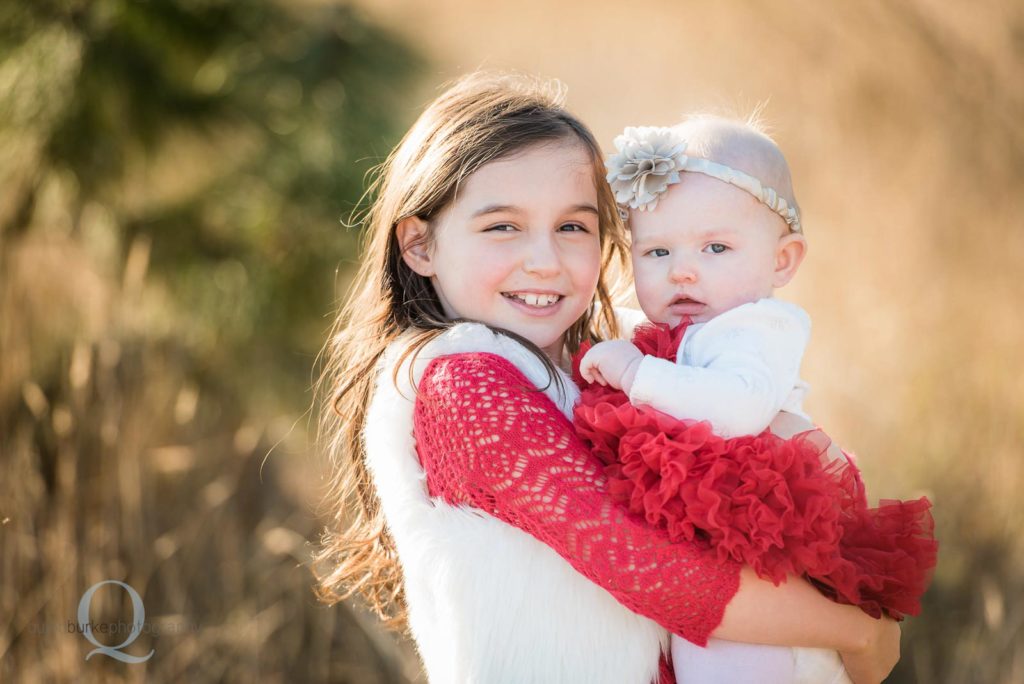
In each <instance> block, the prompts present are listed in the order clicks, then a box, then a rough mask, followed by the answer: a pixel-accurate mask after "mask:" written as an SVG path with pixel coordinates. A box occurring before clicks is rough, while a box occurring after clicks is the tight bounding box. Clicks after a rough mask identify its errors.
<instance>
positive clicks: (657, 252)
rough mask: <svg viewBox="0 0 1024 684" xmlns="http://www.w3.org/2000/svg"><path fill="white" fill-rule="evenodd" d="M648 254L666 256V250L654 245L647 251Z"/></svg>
mask: <svg viewBox="0 0 1024 684" xmlns="http://www.w3.org/2000/svg"><path fill="white" fill-rule="evenodd" d="M647 254H648V255H649V256H656V257H665V256H668V250H667V249H665V248H664V247H655V248H654V249H652V250H649V251H648V252H647Z"/></svg>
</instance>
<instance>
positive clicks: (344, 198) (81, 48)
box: [0, 0, 421, 402]
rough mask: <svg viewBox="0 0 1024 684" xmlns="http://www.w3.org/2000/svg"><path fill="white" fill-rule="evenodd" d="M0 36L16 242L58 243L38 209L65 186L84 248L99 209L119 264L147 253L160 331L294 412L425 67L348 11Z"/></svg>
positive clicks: (119, 4)
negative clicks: (374, 185) (156, 286)
mask: <svg viewBox="0 0 1024 684" xmlns="http://www.w3.org/2000/svg"><path fill="white" fill-rule="evenodd" d="M0 26H2V27H3V35H2V39H0V57H2V59H3V67H2V70H3V74H4V76H5V77H6V78H5V79H4V80H5V81H6V83H5V84H4V85H5V88H4V90H3V95H2V99H0V128H2V129H3V130H4V133H3V139H5V140H6V139H8V138H14V139H20V141H21V142H20V143H18V144H17V145H15V147H17V148H18V149H17V150H15V151H16V152H18V154H15V155H13V158H9V159H8V160H5V164H10V165H11V168H9V169H7V170H6V173H4V174H3V175H4V176H5V177H8V178H12V177H14V178H19V179H21V182H19V183H17V185H18V190H19V191H18V192H16V193H15V192H8V193H7V194H6V196H4V202H5V203H6V204H7V205H8V206H7V210H6V211H4V212H2V214H0V220H2V223H0V236H2V239H3V240H5V241H6V240H16V239H17V238H18V236H19V235H20V234H22V233H24V232H26V231H29V230H33V229H44V230H45V229H48V227H47V226H41V225H38V223H33V220H32V218H33V208H34V207H35V205H36V203H37V201H38V200H39V194H40V192H41V189H42V187H43V185H44V182H45V180H46V178H47V177H48V176H51V175H53V174H60V175H61V177H62V178H63V179H64V180H65V181H66V182H65V184H64V185H65V188H70V191H67V192H65V193H64V201H65V202H66V211H67V213H68V216H69V228H70V231H71V232H72V233H74V232H76V231H78V230H80V229H81V228H82V221H81V217H82V213H83V211H87V208H88V207H90V205H93V208H95V207H100V208H102V210H103V212H104V214H105V215H106V219H107V220H106V221H105V223H106V224H107V225H108V227H109V230H110V231H111V232H112V234H111V235H107V236H93V237H92V239H93V240H99V239H105V240H107V242H111V243H112V246H113V248H114V249H115V250H117V251H118V252H119V253H120V256H121V258H122V259H123V258H125V257H126V256H127V253H128V249H129V246H130V245H131V244H132V242H133V240H135V239H136V238H137V237H139V236H144V237H146V238H148V239H150V240H151V244H152V248H151V258H150V269H149V271H150V274H149V277H150V278H156V279H157V280H158V281H159V282H160V283H161V284H162V285H163V286H165V287H166V298H165V301H166V302H167V303H168V305H169V307H170V310H169V311H166V312H163V313H164V315H163V316H161V317H159V318H158V319H157V320H153V321H151V323H152V324H153V325H154V326H157V327H159V326H163V328H164V332H165V333H166V334H170V335H173V336H175V337H177V338H179V339H181V340H182V341H183V343H184V349H185V351H186V352H187V353H188V354H190V355H191V356H192V358H193V359H194V360H195V361H196V363H197V365H198V366H199V367H201V368H202V369H203V370H202V372H203V373H205V374H209V375H210V376H211V377H213V378H216V379H217V380H218V381H219V382H222V383H225V384H227V385H237V387H236V389H237V390H238V391H239V392H240V393H246V394H248V393H250V392H263V393H266V394H270V395H276V394H278V393H280V392H282V391H286V392H287V394H288V398H289V399H290V400H291V401H293V402H294V401H297V400H298V399H299V398H300V395H301V392H303V391H304V389H305V387H306V386H307V385H308V380H309V372H310V365H311V364H310V361H311V358H312V356H313V354H314V353H315V351H316V349H317V348H318V346H319V345H320V344H322V342H323V339H322V335H323V331H324V330H325V329H326V327H327V325H328V323H329V321H327V320H325V319H324V316H325V314H326V313H327V312H329V311H330V309H331V307H332V304H333V303H334V297H335V295H336V294H338V293H337V288H336V286H335V283H334V282H333V281H332V280H331V276H332V274H334V272H335V268H336V266H337V265H338V263H339V261H341V260H343V259H347V258H353V256H354V254H355V252H356V247H355V245H356V238H357V235H356V233H355V232H354V231H350V230H345V229H344V228H343V227H342V226H341V225H340V224H339V219H342V218H344V217H347V216H348V214H349V213H350V212H351V210H352V208H353V206H354V204H355V202H356V201H357V199H358V198H359V197H360V194H361V192H362V187H363V175H364V173H365V172H366V171H367V170H368V169H369V168H370V166H371V165H372V164H373V163H374V162H376V161H379V160H380V159H381V158H382V157H383V155H384V154H385V153H386V151H387V150H388V149H389V148H390V146H391V145H392V144H393V142H394V140H395V139H396V138H397V136H398V135H399V134H400V131H401V129H402V128H403V127H404V126H405V125H406V124H407V119H408V118H409V117H411V115H412V114H413V113H414V112H413V110H412V108H410V107H409V106H408V105H407V104H406V99H407V88H408V86H409V84H411V83H413V82H414V79H415V77H416V74H417V70H418V68H419V67H420V66H421V62H420V60H419V58H418V57H417V56H416V55H415V54H414V53H413V52H412V51H411V50H410V49H409V48H407V47H405V46H404V45H403V44H402V43H401V42H399V41H398V40H397V39H395V38H394V37H392V36H390V35H389V34H388V33H386V32H384V31H383V30H382V29H380V28H377V27H375V26H372V25H370V24H368V23H367V22H366V21H365V20H363V19H361V18H360V16H359V15H358V14H357V13H356V12H355V11H353V10H351V9H350V8H347V7H345V6H337V5H332V6H322V7H308V8H300V9H294V10H291V9H288V8H287V5H286V4H285V3H280V4H279V3H274V2H267V1H259V2H230V1H227V0H223V1H217V0H176V1H169V0H160V1H153V2H147V1H145V0H96V1H87V0H81V1H76V0H63V1H60V0H40V1H33V2H27V3H5V4H4V5H3V7H2V9H0ZM5 156H6V155H5ZM151 332H153V333H156V332H157V330H155V329H154V330H153V331H151Z"/></svg>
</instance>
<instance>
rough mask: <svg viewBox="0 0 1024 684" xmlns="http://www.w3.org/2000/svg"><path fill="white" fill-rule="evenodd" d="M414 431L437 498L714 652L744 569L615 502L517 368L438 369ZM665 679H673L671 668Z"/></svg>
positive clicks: (428, 374) (495, 361)
mask: <svg viewBox="0 0 1024 684" xmlns="http://www.w3.org/2000/svg"><path fill="white" fill-rule="evenodd" d="M413 425H414V436H415V440H416V449H417V453H418V454H419V458H420V462H421V464H422V466H423V469H424V471H425V473H426V479H427V488H428V492H429V494H430V495H431V496H433V497H440V498H441V499H443V500H444V501H446V502H447V503H449V504H452V505H463V504H464V505H469V506H472V507H475V508H477V509H479V510H481V511H483V512H485V513H488V514H490V515H492V516H494V517H495V518H497V519H499V520H501V521H503V522H506V523H508V524H510V525H514V526H515V527H517V528H519V529H521V530H524V531H526V532H528V533H529V534H531V535H533V536H534V537H535V538H537V539H538V540H540V541H542V542H543V543H545V544H546V545H548V546H550V547H551V548H552V549H554V550H555V551H556V552H557V553H558V554H560V555H561V556H562V557H563V558H565V559H566V560H567V561H568V562H569V563H570V564H571V565H572V566H573V567H574V568H575V569H576V570H577V571H579V572H580V573H581V574H583V575H584V576H586V577H587V578H588V579H590V580H591V581H593V582H595V583H596V584H598V585H599V586H601V587H603V588H604V589H606V590H607V591H608V592H610V593H611V594H612V595H613V596H614V597H615V598H616V599H617V600H618V601H619V602H620V603H621V604H623V605H624V606H626V607H627V608H629V609H630V610H632V611H633V612H635V613H637V614H639V615H642V616H644V617H647V618H650V619H652V620H654V621H655V622H657V623H658V624H660V625H661V626H663V627H664V628H666V629H667V630H669V631H670V632H672V633H674V634H677V635H680V636H682V637H684V638H686V639H688V640H689V641H692V642H693V643H696V644H699V645H705V644H706V643H707V639H708V637H709V635H710V634H711V632H712V631H713V630H714V629H715V628H716V627H717V626H718V624H719V623H720V622H721V619H722V615H723V613H724V611H725V606H726V604H727V603H728V602H729V600H730V599H731V598H732V597H733V595H734V594H735V593H736V591H737V589H738V587H739V569H740V564H739V563H737V562H735V561H733V560H729V559H723V558H722V557H721V556H720V555H717V554H716V553H715V552H714V551H713V550H712V549H711V548H710V547H709V546H708V544H707V543H706V542H705V541H702V540H698V539H693V540H690V541H686V540H682V541H677V542H673V541H672V540H671V539H670V535H669V533H668V532H667V531H666V530H664V529H661V528H659V527H655V526H651V525H649V524H648V523H647V522H646V521H645V520H644V518H643V517H642V515H640V514H638V513H633V512H630V511H628V510H626V509H625V508H624V507H622V506H620V505H618V504H617V503H616V502H615V501H613V499H612V498H611V497H610V496H609V495H608V491H607V488H608V481H607V479H606V477H605V475H604V469H605V465H604V464H603V463H602V462H600V461H599V460H597V459H596V458H595V457H594V456H593V455H592V454H591V453H590V451H589V449H588V448H587V447H586V446H585V445H584V444H583V442H582V441H581V440H580V439H579V437H577V436H576V433H575V431H574V430H573V426H572V424H571V423H570V421H569V420H568V418H566V416H565V415H564V414H563V413H562V412H561V410H560V409H559V408H558V407H557V406H556V405H555V404H554V402H552V400H551V399H549V398H548V397H547V396H546V395H545V394H544V393H543V392H541V391H538V390H537V388H536V387H535V386H534V385H533V383H531V382H530V381H529V380H528V379H527V378H526V377H525V376H524V375H523V373H522V372H520V371H519V370H518V369H517V368H516V367H515V366H514V365H513V364H512V363H511V362H509V361H508V360H506V359H505V358H503V357H501V356H498V355H496V354H492V353H485V352H474V353H460V354H452V355H448V356H442V357H439V358H436V359H434V360H432V361H431V362H430V363H429V365H428V366H427V368H426V370H425V372H424V374H423V377H422V379H421V381H420V383H419V393H418V395H417V397H416V404H415V410H414V421H413ZM660 673H661V674H660V677H661V678H660V681H661V682H662V684H667V683H669V682H673V681H674V678H673V675H672V671H671V667H670V666H669V665H668V663H667V662H666V661H665V660H664V659H663V660H662V662H661V665H660Z"/></svg>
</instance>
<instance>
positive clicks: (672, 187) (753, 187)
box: [576, 117, 935, 684]
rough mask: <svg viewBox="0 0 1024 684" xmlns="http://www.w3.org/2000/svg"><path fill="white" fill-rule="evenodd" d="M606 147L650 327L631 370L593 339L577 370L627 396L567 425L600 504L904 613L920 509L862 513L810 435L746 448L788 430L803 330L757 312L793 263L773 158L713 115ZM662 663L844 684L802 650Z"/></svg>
mask: <svg viewBox="0 0 1024 684" xmlns="http://www.w3.org/2000/svg"><path fill="white" fill-rule="evenodd" d="M616 146H617V148H618V150H619V153H618V154H617V155H615V156H613V157H612V158H611V159H610V160H609V173H608V179H609V180H610V181H611V182H612V187H613V188H614V189H615V191H616V199H617V200H618V201H619V202H620V203H621V204H622V205H623V208H624V209H628V210H630V211H629V214H628V217H629V225H630V229H631V231H632V246H631V252H632V258H633V259H632V260H633V271H634V276H635V280H636V293H637V298H638V300H639V302H640V306H641V308H642V309H643V311H644V313H645V314H646V315H647V316H648V318H649V319H650V320H651V321H652V322H654V323H657V324H663V327H662V328H661V329H660V330H658V329H645V330H644V332H643V333H642V334H641V335H640V336H639V337H638V338H637V340H638V342H639V343H640V344H641V345H644V346H645V347H646V348H647V353H646V354H645V353H644V351H642V350H641V349H640V348H638V346H637V345H634V344H633V343H630V342H626V341H609V342H602V343H599V344H597V345H596V346H594V347H593V348H591V349H590V350H589V351H588V352H587V353H586V355H585V356H583V358H582V360H581V362H580V367H579V371H580V374H581V376H582V378H583V379H585V380H587V381H589V382H596V383H598V385H601V386H606V387H610V388H612V389H614V390H621V392H622V393H625V395H628V400H629V403H628V404H627V403H626V401H625V399H626V397H625V396H623V395H622V394H621V393H609V392H608V391H606V390H602V389H600V388H595V389H593V390H585V391H584V393H583V403H582V405H581V406H580V407H579V408H578V410H577V416H576V418H577V425H578V427H579V430H580V432H581V434H583V435H584V436H585V437H586V438H587V440H586V441H589V442H590V443H591V444H592V446H593V447H594V448H595V449H596V451H597V453H598V454H600V455H603V456H604V458H605V460H606V461H607V462H608V463H609V468H608V471H607V473H608V475H609V477H610V480H611V484H610V487H611V489H612V490H613V491H614V492H617V493H618V495H619V496H620V498H621V499H622V500H623V501H625V502H626V503H628V504H629V507H630V509H631V510H632V511H634V512H636V513H640V514H643V515H645V517H646V518H647V520H649V521H650V522H653V523H655V524H658V525H661V526H663V527H665V528H666V529H667V530H668V531H669V533H670V535H671V536H672V537H673V538H680V539H686V540H693V539H695V538H703V539H707V540H710V541H711V542H712V543H713V544H715V545H716V546H717V549H718V551H719V556H720V557H722V558H732V559H736V560H740V561H743V562H746V563H748V564H750V565H752V566H753V567H754V568H755V569H757V570H758V572H759V574H760V575H761V576H763V577H766V578H769V579H772V580H774V581H780V580H782V579H784V578H785V577H786V575H787V574H791V573H795V574H797V575H801V574H806V575H808V576H810V577H812V578H813V579H814V580H815V581H817V582H818V583H819V584H820V586H822V588H823V589H824V590H825V591H826V592H827V593H828V594H829V595H830V596H832V597H834V598H836V599H837V600H841V601H843V602H845V603H853V604H858V605H861V606H862V607H863V608H864V610H866V611H868V612H871V613H873V614H876V615H877V614H878V613H879V611H880V610H883V609H884V610H886V611H887V612H888V613H889V614H890V615H892V616H894V617H900V616H901V615H902V614H905V613H912V614H916V613H917V612H918V611H919V610H920V604H919V597H920V594H921V593H922V592H923V591H924V588H925V584H926V582H927V576H928V573H929V571H930V570H931V568H932V567H933V566H934V563H935V543H934V540H933V539H932V538H931V529H932V526H931V517H930V515H929V513H928V507H929V505H930V504H929V503H928V502H927V500H926V499H921V500H919V501H916V502H909V503H905V504H904V503H900V502H890V503H889V504H888V505H886V506H884V507H883V508H881V509H877V510H868V509H867V504H866V499H865V498H864V496H863V488H862V485H861V483H860V479H859V476H858V474H857V472H856V470H855V469H854V467H853V466H852V465H851V464H850V463H849V462H848V461H847V460H846V459H845V457H844V456H843V455H842V453H841V452H839V453H838V454H837V456H838V458H839V460H837V461H835V462H830V457H829V456H828V454H827V453H826V452H825V451H824V447H825V446H827V444H828V442H827V440H826V439H821V435H820V433H814V432H808V433H805V434H804V435H801V436H800V438H799V440H797V441H796V442H790V443H787V442H783V441H782V440H780V439H777V438H775V437H773V436H770V435H767V436H765V437H763V438H759V437H755V436H756V435H759V434H760V433H761V432H762V431H764V430H765V429H766V428H767V427H768V426H769V424H770V423H771V421H772V419H773V418H774V417H775V415H776V414H777V413H778V412H779V411H786V412H789V413H792V414H796V415H799V416H803V417H805V418H806V415H805V414H804V412H803V408H802V399H803V396H804V393H805V392H806V384H805V383H803V382H802V381H801V380H800V378H799V370H800V361H801V359H802V357H803V353H804V348H805V347H806V344H807V340H808V337H809V334H810V320H809V319H808V317H807V314H806V313H804V311H803V310H802V309H800V308H799V307H797V306H795V305H793V304H789V303H786V302H783V301H780V300H778V299H775V298H773V297H772V291H773V289H774V288H777V287H781V286H783V285H785V284H786V283H787V282H789V280H790V279H791V278H792V277H793V275H794V273H795V272H796V270H797V268H798V267H799V265H800V262H801V260H802V259H803V256H804V252H805V249H806V242H805V240H804V236H803V234H802V229H801V224H800V213H799V210H798V208H797V204H796V202H795V199H794V196H793V190H792V183H791V180H790V173H789V168H788V165H787V164H786V161H785V158H784V157H783V156H782V153H781V152H780V151H779V149H778V148H777V147H776V146H775V144H774V143H773V142H772V141H771V140H770V139H769V138H768V137H767V136H765V135H764V134H763V133H762V132H760V131H759V130H757V129H756V128H755V127H754V126H753V125H751V124H749V123H748V124H743V123H739V122H734V121H730V120H725V119H720V118H715V117H695V118H692V119H690V120H688V121H687V122H685V123H683V124H682V125H680V126H678V127H676V128H627V129H626V131H625V133H624V134H623V135H622V136H620V137H619V138H618V139H617V140H616ZM681 324H682V325H681ZM669 329H675V331H674V334H669V333H668V330H669ZM634 407H651V408H654V409H657V410H658V411H660V412H662V413H664V414H667V415H668V416H671V417H672V418H674V419H678V420H688V421H689V422H688V423H685V424H680V423H677V422H676V421H672V420H669V419H667V418H666V417H664V416H661V417H659V416H658V415H655V414H651V413H650V412H648V411H646V410H644V409H637V408H634ZM695 421H705V423H704V424H697V423H695ZM712 433H713V434H712ZM744 435H746V436H750V437H748V438H745V439H739V438H741V437H742V436H744ZM733 438H737V439H733ZM726 440H729V441H726ZM816 440H817V441H816ZM836 451H838V450H836ZM672 656H673V660H674V665H675V672H676V678H677V680H678V681H679V682H680V683H690V682H695V683H699V684H707V683H709V682H731V683H735V684H742V683H744V682H750V683H751V684H753V683H758V684H788V683H799V682H807V683H808V684H811V683H817V682H822V683H831V682H846V681H848V679H847V677H846V674H845V671H844V669H843V666H842V663H841V662H840V659H839V656H838V654H835V653H834V652H829V651H823V650H819V649H787V648H778V647H770V646H754V645H747V644H736V643H732V642H727V641H721V640H717V639H713V640H711V642H710V644H709V645H708V647H707V648H706V649H702V648H700V647H698V646H695V645H694V644H692V643H690V642H688V641H686V640H684V639H680V638H678V637H674V638H673V639H672Z"/></svg>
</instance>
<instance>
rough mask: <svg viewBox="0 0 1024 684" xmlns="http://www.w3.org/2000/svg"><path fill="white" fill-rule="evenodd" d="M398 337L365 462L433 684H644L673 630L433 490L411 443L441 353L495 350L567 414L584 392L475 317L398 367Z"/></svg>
mask: <svg viewBox="0 0 1024 684" xmlns="http://www.w3.org/2000/svg"><path fill="white" fill-rule="evenodd" d="M402 350H403V344H401V343H396V344H393V345H392V346H391V348H390V349H389V350H388V352H387V353H386V354H385V356H384V358H383V360H382V363H381V364H380V366H379V367H378V372H379V375H378V377H377V388H376V391H375V393H374V396H373V400H372V401H371V403H370V407H369V411H368V414H367V422H366V430H365V433H364V436H365V440H366V451H367V460H368V466H369V469H370V472H371V474H372V477H373V481H374V484H375V485H376V488H377V493H378V495H379V496H380V500H381V505H382V507H383V511H384V515H385V517H386V519H387V523H388V526H389V528H390V530H391V533H392V534H393V535H394V539H395V544H396V546H397V549H398V557H399V560H400V561H401V565H402V570H403V573H404V576H405V591H406V597H407V599H408V606H409V623H410V627H411V629H412V635H413V638H414V639H415V641H416V644H417V647H418V648H419V652H420V655H421V657H422V658H423V663H424V666H425V668H426V672H427V675H428V677H429V679H430V682H431V684H462V683H464V682H473V683H480V684H500V683H502V682H509V683H510V684H513V683H514V684H531V683H541V682H543V683H545V684H547V683H550V682H567V683H575V682H580V683H581V684H582V683H586V684H603V683H607V684H634V683H635V684H647V683H648V682H651V681H655V680H656V678H657V673H658V661H659V657H660V655H661V651H662V649H664V648H667V644H668V633H667V632H666V631H665V630H664V629H662V628H661V627H660V626H659V625H657V624H656V623H654V622H652V621H651V620H648V619H646V618H643V617H641V616H639V615H636V614H634V613H632V612H630V611H629V610H628V609H626V608H625V607H623V606H622V605H621V604H619V603H618V602H617V601H616V600H615V599H614V598H613V597H612V596H611V594H609V593H608V592H606V591H605V590H604V589H602V588H600V587H599V586H597V585H596V584H594V583H592V582H591V581H590V580H588V579H586V578H585V577H583V575H581V574H579V573H578V572H576V570H574V569H573V568H572V566H570V565H569V563H568V562H567V561H565V560H564V559H562V557H561V556H559V555H558V554H557V553H555V551H553V550H552V549H551V548H550V547H548V546H546V545H545V544H543V543H541V542H539V541H537V540H536V539H534V538H533V537H531V536H530V535H529V534H527V533H525V532H523V531H522V530H519V529H517V528H515V527H512V526H511V525H508V524H506V523H503V522H501V521H499V520H497V519H496V518H493V517H491V516H489V515H487V514H485V513H483V512H481V511H478V510H476V509H473V508H468V507H456V506H451V505H449V504H447V503H445V502H444V501H442V500H440V499H432V498H430V497H429V495H428V494H427V487H426V476H425V474H424V472H423V469H422V468H421V467H420V463H419V460H418V458H417V455H416V448H415V443H414V440H413V434H412V432H413V402H414V400H415V387H416V386H417V385H418V384H419V381H420V378H421V377H422V374H423V370H424V369H425V368H426V365H427V364H428V363H429V361H430V360H431V359H433V358H436V357H438V356H445V355H448V354H456V353H461V352H491V353H494V354H498V355H500V356H503V357H504V358H506V359H508V360H509V361H511V362H512V363H513V364H515V365H516V366H517V367H518V368H519V370H521V371H522V372H523V374H524V375H526V377H528V378H529V379H530V380H531V381H532V382H533V383H534V384H535V385H537V386H538V387H544V386H545V385H548V388H547V389H546V390H545V392H546V394H547V395H548V396H549V397H550V398H551V399H552V401H554V402H555V404H556V405H557V406H559V407H560V408H561V410H562V411H563V412H564V413H565V414H566V415H567V416H571V414H572V406H573V404H574V403H575V401H576V399H577V398H578V396H579V391H578V390H577V389H576V387H575V385H574V384H573V383H572V381H571V380H570V379H569V378H568V377H567V376H565V375H564V374H563V378H562V379H563V380H564V382H563V385H564V386H565V388H566V389H567V393H568V394H569V396H567V397H563V396H560V394H561V393H560V392H559V390H558V386H557V383H548V377H547V371H546V369H545V368H544V365H543V364H542V363H541V362H540V360H539V359H537V358H536V357H535V356H534V355H533V354H531V353H530V352H529V351H528V350H527V349H526V348H524V347H523V346H522V345H520V344H518V343H517V342H515V341H514V340H511V339H509V338H507V337H504V336H500V335H495V334H494V333H492V332H491V331H490V330H488V329H487V328H486V327H484V326H482V325H478V324H474V323H463V324H459V325H456V326H455V327H453V328H452V329H451V330H449V331H446V332H445V333H444V334H442V335H441V336H440V337H438V338H436V339H435V340H433V341H431V342H430V343H429V344H428V345H426V347H424V349H423V350H422V351H421V352H420V354H419V356H418V357H417V359H416V361H415V363H414V364H413V365H414V367H413V376H412V377H413V384H410V382H409V372H408V370H409V367H408V364H409V361H408V360H406V362H405V364H403V366H402V367H401V368H400V369H399V371H398V376H397V380H398V387H395V383H394V382H393V381H392V377H393V371H394V367H395V366H394V364H395V363H396V361H397V359H398V357H399V356H400V354H401V351H402Z"/></svg>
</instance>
